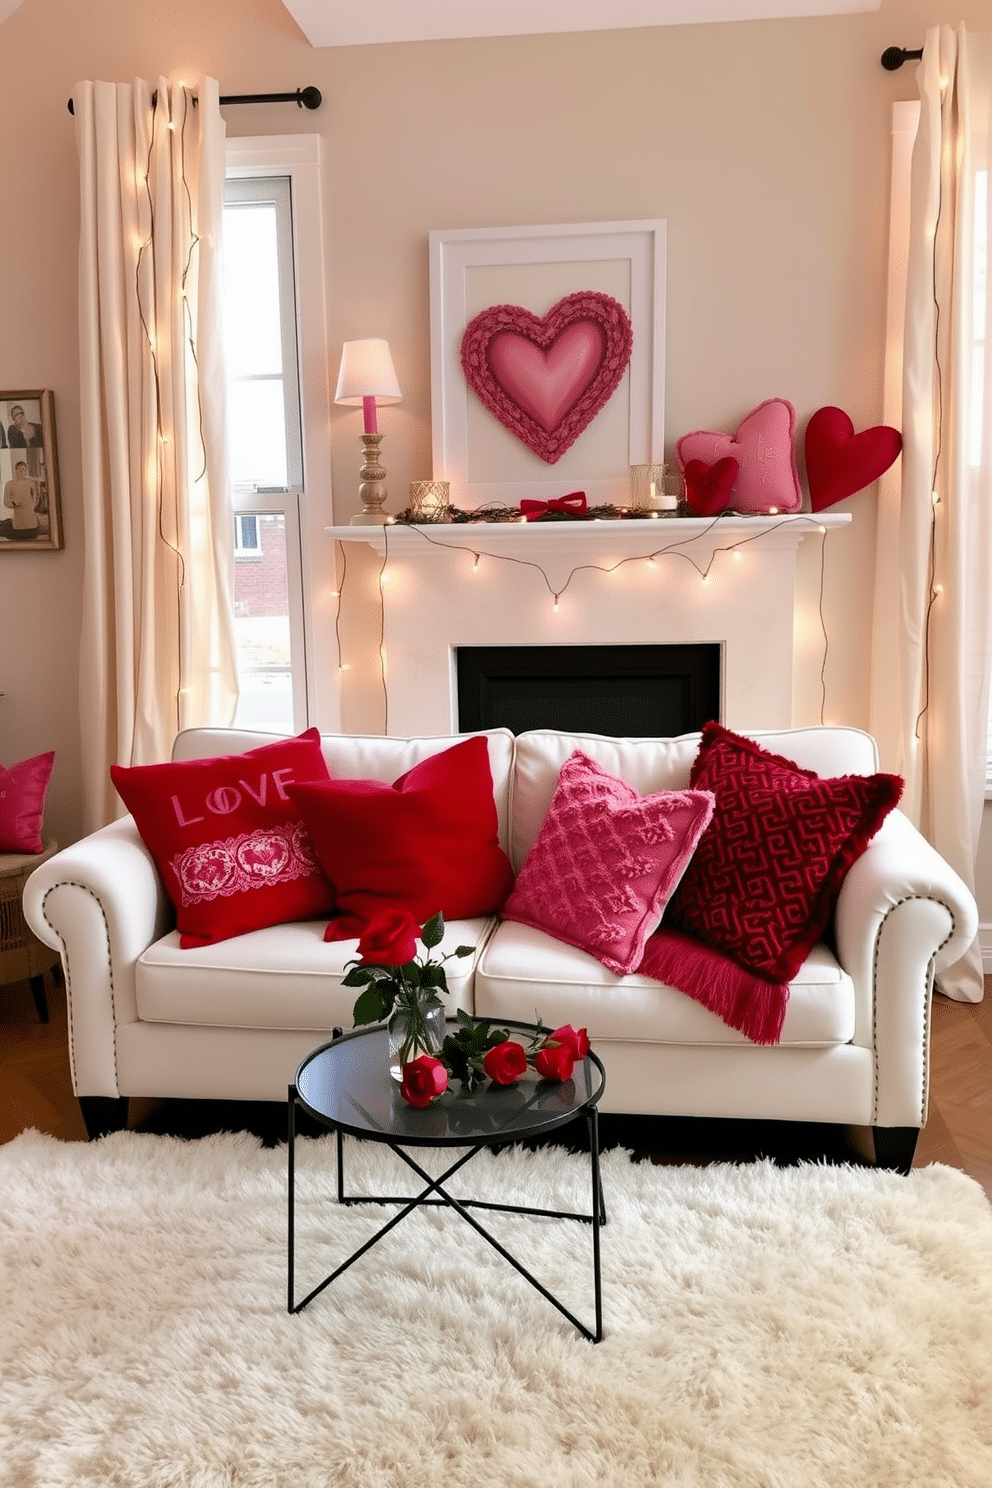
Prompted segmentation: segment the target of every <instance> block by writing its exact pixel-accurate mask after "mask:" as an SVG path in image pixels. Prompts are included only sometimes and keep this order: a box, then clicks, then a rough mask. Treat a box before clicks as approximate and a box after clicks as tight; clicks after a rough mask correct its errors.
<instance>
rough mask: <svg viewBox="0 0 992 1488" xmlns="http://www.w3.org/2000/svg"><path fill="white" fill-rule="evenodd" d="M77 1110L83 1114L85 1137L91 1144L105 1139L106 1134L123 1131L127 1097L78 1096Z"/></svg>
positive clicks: (125, 1122) (125, 1121)
mask: <svg viewBox="0 0 992 1488" xmlns="http://www.w3.org/2000/svg"><path fill="white" fill-rule="evenodd" d="M77 1099H78V1101H79V1109H80V1110H81V1111H82V1113H83V1121H84V1123H85V1125H86V1135H87V1136H88V1137H89V1139H90V1141H91V1142H94V1141H96V1139H97V1137H105V1136H106V1135H107V1133H108V1132H115V1131H123V1130H124V1128H125V1127H126V1126H127V1096H126V1095H121V1096H117V1097H114V1096H109V1095H80V1096H77Z"/></svg>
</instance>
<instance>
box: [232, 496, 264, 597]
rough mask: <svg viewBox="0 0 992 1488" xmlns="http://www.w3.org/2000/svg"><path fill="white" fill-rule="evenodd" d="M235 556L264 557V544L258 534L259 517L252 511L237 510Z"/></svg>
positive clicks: (235, 517) (235, 515)
mask: <svg viewBox="0 0 992 1488" xmlns="http://www.w3.org/2000/svg"><path fill="white" fill-rule="evenodd" d="M234 556H235V558H261V557H262V544H261V541H260V539H259V536H258V517H256V516H253V515H252V514H251V513H250V512H235V514H234ZM235 582H236V581H235Z"/></svg>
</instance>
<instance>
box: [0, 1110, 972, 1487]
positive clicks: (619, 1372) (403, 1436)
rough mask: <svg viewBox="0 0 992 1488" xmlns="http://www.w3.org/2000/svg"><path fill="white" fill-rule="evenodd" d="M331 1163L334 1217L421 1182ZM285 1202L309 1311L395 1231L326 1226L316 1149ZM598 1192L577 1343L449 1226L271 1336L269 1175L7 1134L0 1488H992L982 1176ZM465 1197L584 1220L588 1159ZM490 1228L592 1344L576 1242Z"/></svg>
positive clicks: (114, 1142) (505, 1177) (359, 1220)
mask: <svg viewBox="0 0 992 1488" xmlns="http://www.w3.org/2000/svg"><path fill="white" fill-rule="evenodd" d="M432 1156H434V1155H433V1154H428V1158H431V1157H432ZM347 1163H348V1175H349V1185H350V1186H351V1189H352V1191H354V1190H356V1189H358V1187H359V1185H363V1184H366V1185H369V1186H370V1187H369V1188H368V1189H365V1190H364V1191H366V1192H367V1191H372V1190H375V1189H378V1191H379V1192H393V1193H395V1192H397V1191H399V1192H411V1191H412V1190H411V1188H410V1184H411V1183H414V1182H415V1181H416V1180H415V1179H414V1177H413V1175H412V1174H410V1175H409V1183H408V1182H407V1181H406V1179H405V1178H404V1177H402V1176H400V1175H402V1174H404V1173H405V1172H406V1171H407V1170H405V1169H403V1168H402V1167H401V1166H400V1165H399V1163H398V1161H397V1159H395V1158H394V1157H393V1156H392V1155H391V1154H389V1153H388V1152H387V1151H385V1150H384V1149H382V1148H378V1147H375V1146H372V1145H371V1144H362V1145H356V1144H353V1143H348V1145H347ZM425 1166H428V1167H431V1166H432V1164H431V1163H430V1162H429V1161H428V1162H425ZM432 1170H433V1171H440V1165H434V1166H433V1167H432ZM297 1174H298V1183H297V1199H298V1210H297V1243H298V1256H297V1263H298V1264H297V1293H296V1295H297V1298H299V1297H302V1296H303V1295H304V1294H305V1292H306V1291H308V1290H309V1289H310V1288H311V1287H312V1286H314V1285H316V1283H317V1282H319V1281H320V1280H322V1279H323V1277H324V1276H325V1275H327V1274H328V1272H330V1271H331V1270H332V1269H333V1268H334V1266H335V1265H337V1264H338V1263H339V1262H340V1261H341V1260H343V1259H344V1258H345V1257H346V1256H347V1255H348V1254H350V1253H351V1251H352V1250H353V1249H354V1248H355V1247H356V1246H357V1245H359V1244H360V1243H362V1241H363V1240H364V1239H366V1238H368V1236H369V1235H370V1234H371V1233H372V1231H373V1230H374V1229H375V1228H377V1227H378V1226H379V1225H380V1224H382V1223H383V1222H384V1219H385V1218H387V1217H388V1216H389V1214H390V1213H391V1212H393V1211H390V1210H384V1209H381V1208H378V1207H376V1208H372V1207H369V1206H361V1207H358V1208H341V1207H339V1206H338V1205H337V1203H336V1201H335V1197H334V1196H335V1191H336V1190H335V1174H334V1146H333V1139H330V1140H327V1139H324V1140H315V1139H306V1140H303V1141H301V1142H300V1143H299V1145H298V1149H297ZM603 1180H604V1186H605V1192H606V1204H607V1210H608V1214H609V1223H608V1225H607V1226H606V1228H605V1229H604V1230H603V1232H602V1265H603V1296H604V1326H605V1338H604V1340H603V1342H602V1343H600V1344H596V1345H594V1344H590V1343H588V1342H586V1341H584V1340H583V1339H582V1338H581V1337H580V1336H579V1335H578V1334H577V1333H576V1331H575V1330H574V1328H572V1326H571V1325H570V1324H569V1323H568V1321H567V1320H566V1319H565V1318H564V1317H562V1316H561V1314H560V1313H558V1312H557V1311H555V1309H554V1308H552V1307H551V1306H550V1305H549V1304H548V1302H547V1301H546V1300H545V1299H544V1298H543V1297H541V1296H540V1295H539V1294H538V1293H537V1292H536V1291H534V1290H533V1289H532V1288H531V1287H530V1286H528V1284H527V1283H526V1282H525V1281H524V1280H523V1279H522V1278H520V1277H519V1276H518V1275H517V1273H516V1272H515V1271H513V1270H512V1268H510V1267H509V1266H508V1265H507V1264H506V1262H505V1261H504V1260H503V1259H502V1258H501V1257H500V1256H499V1255H497V1254H496V1252H495V1251H494V1250H493V1249H492V1248H491V1247H490V1246H489V1245H487V1244H486V1242H485V1241H484V1240H482V1239H481V1238H480V1237H478V1236H477V1235H475V1234H474V1233H473V1232H472V1230H471V1229H470V1228H469V1227H468V1226H467V1225H466V1224H465V1223H464V1221H463V1220H461V1219H460V1218H459V1217H458V1216H457V1215H456V1214H454V1213H450V1212H449V1213H445V1212H444V1211H441V1210H431V1211H423V1210H421V1211H420V1212H419V1213H417V1214H415V1215H413V1216H411V1217H410V1218H408V1219H406V1220H404V1221H402V1223H401V1224H399V1225H398V1226H397V1227H396V1228H395V1230H393V1231H392V1232H391V1233H390V1235H389V1236H388V1237H386V1239H385V1240H383V1241H382V1242H381V1243H380V1244H379V1245H377V1246H375V1247H373V1249H372V1250H371V1251H369V1252H368V1253H367V1254H366V1255H365V1256H364V1257H362V1259H361V1260H359V1261H358V1262H357V1263H356V1264H355V1265H354V1266H353V1267H351V1269H350V1270H348V1271H347V1272H345V1273H344V1274H343V1275H342V1276H341V1277H340V1278H339V1279H338V1280H337V1281H335V1282H334V1283H332V1285H331V1286H330V1287H328V1288H327V1289H326V1290H325V1291H324V1292H323V1293H321V1295H320V1296H319V1297H318V1298H316V1299H315V1301H314V1302H312V1303H311V1304H310V1307H309V1308H308V1309H307V1310H306V1311H305V1312H303V1313H301V1314H298V1315H296V1316H290V1315H289V1314H288V1312H287V1310H286V1151H285V1148H280V1149H274V1150H273V1149H263V1148H262V1147H261V1146H260V1145H259V1144H258V1143H257V1142H256V1140H255V1139H254V1138H253V1137H249V1136H246V1135H226V1136H217V1137H208V1138H205V1139H203V1140H201V1141H196V1142H183V1141H179V1140H175V1139H172V1138H165V1137H155V1136H145V1135H137V1134H134V1133H127V1132H125V1133H120V1134H117V1135H114V1136H110V1137H106V1138H104V1139H103V1140H102V1141H100V1142H97V1143H91V1144H89V1145H82V1144H73V1143H60V1142H57V1141H55V1140H54V1139H52V1138H49V1137H44V1136H41V1135H39V1134H38V1133H37V1132H26V1133H24V1134H23V1135H22V1136H20V1137H18V1138H16V1139H15V1140H14V1141H13V1142H11V1143H9V1144H8V1145H6V1146H4V1147H0V1485H3V1488H70V1485H71V1488H283V1485H285V1488H329V1485H335V1488H337V1485H345V1488H349V1485H356V1488H357V1485H362V1488H380V1485H389V1488H394V1485H401V1488H421V1485H427V1484H432V1485H433V1484H439V1485H444V1488H463V1485H464V1488H469V1485H472V1488H475V1485H478V1484H488V1485H514V1488H516V1485H521V1488H547V1485H550V1484H554V1485H555V1488H621V1485H622V1488H640V1485H642V1484H655V1483H657V1484H673V1485H679V1488H683V1485H685V1488H689V1485H692V1488H695V1485H704V1488H835V1485H836V1488H842V1485H843V1488H876V1485H877V1488H903V1485H905V1488H929V1485H939V1488H989V1485H990V1484H992V1207H990V1206H989V1204H988V1202H987V1200H986V1198H985V1195H984V1194H983V1192H982V1191H981V1189H980V1188H979V1186H978V1185H977V1184H976V1183H974V1182H973V1181H972V1180H971V1179H970V1178H968V1177H966V1176H965V1175H963V1174H961V1173H959V1172H956V1171H954V1170H952V1169H950V1168H946V1167H942V1166H934V1167H930V1168H925V1169H923V1170H920V1171H917V1172H914V1173H913V1174H912V1175H911V1176H910V1177H908V1178H903V1177H899V1176H896V1175H890V1174H881V1173H875V1172H872V1171H869V1170H862V1169H856V1168H853V1167H828V1166H820V1165H808V1166H803V1167H799V1168H794V1169H777V1168H775V1167H774V1166H772V1165H771V1164H770V1163H758V1164H754V1165H745V1166H739V1167H735V1166H729V1165H727V1166H724V1165H721V1166H714V1167H708V1168H695V1167H691V1168H679V1167H653V1166H651V1165H650V1164H648V1163H643V1164H632V1163H631V1162H630V1161H629V1160H628V1157H627V1155H626V1154H624V1153H623V1152H620V1151H611V1152H608V1153H606V1154H605V1155H604V1158H603ZM397 1182H401V1183H402V1184H403V1186H402V1188H399V1189H398V1188H397V1187H396V1184H397ZM380 1185H382V1186H380ZM451 1186H452V1190H453V1191H454V1192H455V1193H457V1194H459V1195H462V1196H464V1195H471V1196H474V1197H487V1196H489V1197H493V1198H495V1199H497V1200H503V1199H507V1198H508V1199H510V1200H511V1201H513V1202H524V1203H531V1204H535V1205H546V1206H549V1207H561V1208H567V1207H574V1208H577V1209H578V1208H583V1209H585V1210H586V1212H588V1207H589V1197H590V1195H589V1187H590V1184H589V1164H588V1158H584V1157H581V1156H575V1155H572V1154H568V1153H565V1152H562V1151H557V1150H546V1151H543V1152H539V1153H524V1152H522V1151H519V1150H508V1151H506V1152H504V1153H502V1154H501V1155H499V1156H497V1157H493V1156H492V1155H491V1154H489V1153H482V1154H480V1156H479V1157H477V1158H476V1159H474V1160H473V1161H472V1162H471V1163H469V1165H468V1166H467V1167H466V1168H465V1169H464V1171H463V1172H462V1173H460V1174H458V1175H457V1177H456V1178H455V1179H453V1180H452V1183H451ZM480 1217H481V1219H482V1220H483V1222H484V1223H486V1224H487V1225H488V1226H489V1227H491V1228H492V1230H493V1231H494V1233H496V1234H498V1235H499V1236H500V1238H501V1239H503V1240H504V1241H505V1243H506V1244H507V1246H508V1248H509V1249H510V1250H512V1251H513V1252H514V1253H516V1254H518V1255H519V1256H520V1258H521V1259H522V1260H523V1261H524V1263H525V1264H527V1265H528V1266H529V1267H530V1268H531V1269H532V1270H533V1271H535V1273H536V1274H537V1275H538V1276H539V1277H540V1278H541V1279H542V1281H544V1282H545V1284H546V1285H548V1286H549V1287H550V1289H551V1290H552V1291H553V1292H555V1293H557V1294H559V1295H561V1297H562V1299H563V1300H564V1301H565V1302H566V1304H567V1305H569V1306H570V1308H571V1310H572V1311H573V1312H574V1313H575V1314H576V1315H577V1316H579V1317H581V1318H583V1319H584V1320H586V1321H588V1322H590V1323H591V1322H592V1321H593V1299H592V1273H591V1233H590V1229H589V1226H587V1225H580V1224H575V1223H572V1222H566V1221H555V1220H540V1219H533V1218H530V1219H526V1218H519V1217H511V1216H507V1215H501V1214H491V1215H488V1216H487V1215H486V1214H482V1215H481V1216H480Z"/></svg>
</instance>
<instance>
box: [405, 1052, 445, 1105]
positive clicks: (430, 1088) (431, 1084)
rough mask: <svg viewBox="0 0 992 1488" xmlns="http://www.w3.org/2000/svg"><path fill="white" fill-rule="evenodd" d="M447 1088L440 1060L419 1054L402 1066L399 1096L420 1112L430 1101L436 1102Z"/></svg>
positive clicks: (430, 1055) (443, 1068)
mask: <svg viewBox="0 0 992 1488" xmlns="http://www.w3.org/2000/svg"><path fill="white" fill-rule="evenodd" d="M447 1088H448V1071H447V1070H446V1069H445V1067H444V1065H443V1064H442V1063H441V1061H440V1059H435V1058H434V1056H433V1055H432V1054H421V1056H420V1058H419V1059H411V1060H410V1063H409V1064H405V1065H404V1066H403V1083H402V1085H401V1086H400V1095H401V1096H402V1097H403V1099H404V1100H405V1101H407V1102H408V1103H409V1104H410V1105H411V1106H416V1108H417V1110H418V1111H422V1110H423V1109H424V1107H425V1106H429V1105H430V1103H431V1101H432V1100H437V1098H438V1096H439V1095H443V1094H444V1092H445V1091H446V1090H447Z"/></svg>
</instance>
